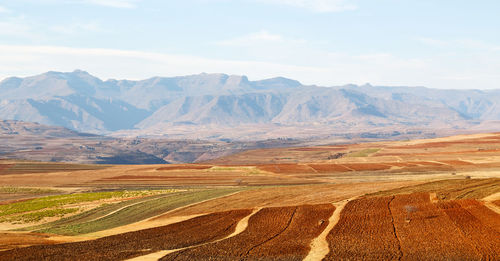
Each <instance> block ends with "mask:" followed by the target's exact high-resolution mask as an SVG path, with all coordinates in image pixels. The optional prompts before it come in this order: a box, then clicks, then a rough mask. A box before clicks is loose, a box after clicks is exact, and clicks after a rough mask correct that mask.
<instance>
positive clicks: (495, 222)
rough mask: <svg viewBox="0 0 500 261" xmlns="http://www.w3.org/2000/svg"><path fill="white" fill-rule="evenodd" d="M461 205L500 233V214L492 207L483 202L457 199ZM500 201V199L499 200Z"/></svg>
mask: <svg viewBox="0 0 500 261" xmlns="http://www.w3.org/2000/svg"><path fill="white" fill-rule="evenodd" d="M456 202H457V203H458V204H460V206H461V207H462V208H463V209H465V210H467V212H469V213H471V214H472V215H473V216H474V217H475V218H477V219H478V220H479V221H481V223H482V224H484V225H486V226H489V227H491V228H492V229H494V230H496V231H497V232H499V233H500V216H499V215H498V214H497V213H495V212H493V211H492V210H491V209H489V208H487V207H486V206H484V204H483V203H481V202H479V201H477V200H472V199H462V200H457V201H456ZM498 203H500V201H498Z"/></svg>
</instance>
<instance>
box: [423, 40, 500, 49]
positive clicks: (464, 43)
mask: <svg viewBox="0 0 500 261" xmlns="http://www.w3.org/2000/svg"><path fill="white" fill-rule="evenodd" d="M418 41H420V42H421V43H423V44H425V45H428V46H432V47H440V48H448V49H449V48H465V49H469V50H477V51H499V50H500V45H497V44H492V43H488V42H485V41H481V40H475V39H452V40H442V39H435V38H429V37H420V38H418Z"/></svg>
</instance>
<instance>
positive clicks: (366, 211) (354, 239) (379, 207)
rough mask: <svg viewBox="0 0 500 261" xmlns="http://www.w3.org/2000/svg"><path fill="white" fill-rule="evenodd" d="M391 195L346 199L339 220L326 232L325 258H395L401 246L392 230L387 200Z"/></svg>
mask: <svg viewBox="0 0 500 261" xmlns="http://www.w3.org/2000/svg"><path fill="white" fill-rule="evenodd" d="M392 199H393V197H382V198H374V199H368V200H355V201H351V202H349V203H347V205H346V206H345V207H344V209H343V210H342V213H341V216H340V220H339V222H338V223H337V225H336V226H335V227H334V228H333V230H332V231H331V232H330V233H329V234H328V236H327V241H328V243H329V246H330V252H329V253H328V255H327V256H326V258H325V259H326V260H339V259H350V258H352V257H353V256H355V257H356V259H360V260H361V259H371V260H375V259H379V260H388V259H398V258H399V257H400V256H401V250H400V249H399V248H398V245H399V244H398V240H397V237H396V235H395V234H394V227H393V221H392V216H391V212H390V209H389V207H388V206H389V204H390V202H391V201H392Z"/></svg>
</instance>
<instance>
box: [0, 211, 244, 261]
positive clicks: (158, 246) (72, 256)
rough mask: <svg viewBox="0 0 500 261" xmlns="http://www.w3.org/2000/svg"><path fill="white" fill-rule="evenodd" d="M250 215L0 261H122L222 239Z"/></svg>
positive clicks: (12, 253) (221, 216)
mask: <svg viewBox="0 0 500 261" xmlns="http://www.w3.org/2000/svg"><path fill="white" fill-rule="evenodd" d="M251 212H252V211H251V210H238V211H229V212H220V213H214V214H209V215H205V216H201V217H196V218H193V219H190V220H187V221H184V222H180V223H176V224H172V225H169V226H164V227H157V228H152V229H146V230H140V231H136V232H129V233H125V234H120V235H116V236H109V237H104V238H100V239H96V240H90V241H83V242H76V243H65V244H58V245H43V246H33V247H27V248H19V249H14V250H9V251H4V252H0V260H124V259H128V258H133V257H136V256H141V255H146V254H148V253H153V252H156V251H160V250H165V249H177V248H182V247H187V246H191V245H197V244H201V243H204V242H210V241H213V240H217V239H221V238H224V237H225V236H227V235H229V234H231V233H232V232H233V231H234V229H235V228H236V225H237V223H238V221H239V220H241V219H242V218H244V217H245V216H247V215H249V214H250V213H251Z"/></svg>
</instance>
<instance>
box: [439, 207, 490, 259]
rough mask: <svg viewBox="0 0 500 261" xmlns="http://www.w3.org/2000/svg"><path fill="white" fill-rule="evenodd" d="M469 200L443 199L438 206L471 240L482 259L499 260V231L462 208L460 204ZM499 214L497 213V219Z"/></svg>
mask: <svg viewBox="0 0 500 261" xmlns="http://www.w3.org/2000/svg"><path fill="white" fill-rule="evenodd" d="M470 203H471V202H470V201H465V202H461V203H458V202H456V201H443V202H439V203H438V207H439V208H440V209H441V210H443V211H444V213H446V215H447V216H448V217H449V218H450V219H451V221H452V222H453V223H454V224H455V225H456V226H457V227H458V228H459V229H460V231H461V232H462V234H463V235H464V237H466V238H467V239H469V240H471V242H472V243H473V244H474V248H475V249H477V251H478V252H479V254H480V259H482V260H500V232H498V231H496V230H494V229H492V228H491V227H489V226H487V225H485V224H483V223H482V222H481V221H480V220H479V219H477V218H476V217H475V216H474V215H472V214H471V213H470V212H469V211H467V210H466V209H464V208H463V207H462V205H464V206H466V207H467V206H468V205H470ZM498 218H500V215H497V219H498Z"/></svg>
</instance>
